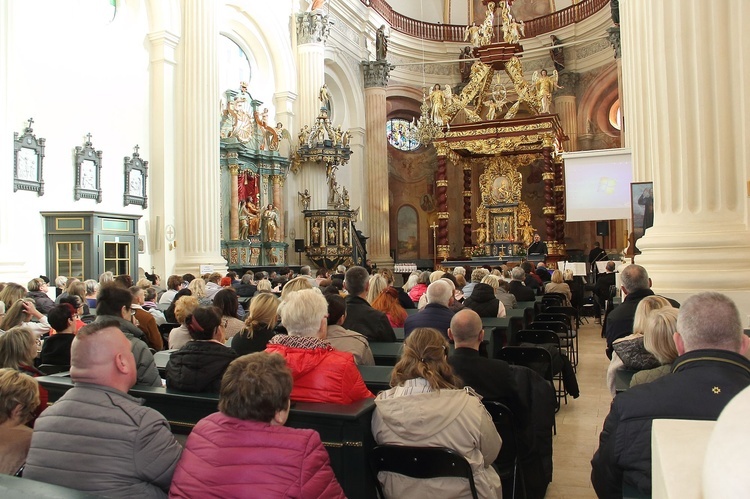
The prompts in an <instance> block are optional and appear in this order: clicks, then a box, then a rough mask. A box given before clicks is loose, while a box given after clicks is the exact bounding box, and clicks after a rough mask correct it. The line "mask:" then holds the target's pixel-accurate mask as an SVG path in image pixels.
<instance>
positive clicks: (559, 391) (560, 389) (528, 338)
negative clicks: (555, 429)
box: [516, 329, 568, 404]
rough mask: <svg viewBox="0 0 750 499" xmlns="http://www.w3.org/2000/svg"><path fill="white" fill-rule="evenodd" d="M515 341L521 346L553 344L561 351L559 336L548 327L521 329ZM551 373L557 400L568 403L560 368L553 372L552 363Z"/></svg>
mask: <svg viewBox="0 0 750 499" xmlns="http://www.w3.org/2000/svg"><path fill="white" fill-rule="evenodd" d="M516 339H517V343H518V345H519V346H522V344H523V343H532V344H534V345H553V346H554V347H556V348H557V351H558V352H561V351H562V349H561V346H560V337H559V336H558V335H557V334H556V333H555V332H554V331H551V330H549V329H522V330H521V331H519V332H518V333H517V335H516ZM552 375H553V376H554V378H555V382H556V383H557V386H556V387H555V395H556V396H557V401H558V403H560V401H561V400H563V399H564V400H565V404H567V403H568V392H567V391H565V387H564V386H563V376H562V369H559V370H558V371H557V373H555V368H554V365H553V367H552Z"/></svg>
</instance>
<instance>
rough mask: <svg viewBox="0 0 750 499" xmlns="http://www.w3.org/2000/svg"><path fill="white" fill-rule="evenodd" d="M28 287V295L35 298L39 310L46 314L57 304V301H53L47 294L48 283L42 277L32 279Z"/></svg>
mask: <svg viewBox="0 0 750 499" xmlns="http://www.w3.org/2000/svg"><path fill="white" fill-rule="evenodd" d="M26 287H27V288H28V289H29V292H28V293H26V296H27V297H29V298H31V299H32V300H34V305H35V306H36V309H37V310H39V311H40V312H41V313H43V314H45V315H46V314H47V313H48V312H49V311H50V310H52V307H54V306H55V302H54V301H52V299H51V298H50V297H49V296H47V289H48V288H47V283H46V282H44V279H42V278H40V277H37V278H35V279H32V280H30V281H29V283H28V284H27V285H26Z"/></svg>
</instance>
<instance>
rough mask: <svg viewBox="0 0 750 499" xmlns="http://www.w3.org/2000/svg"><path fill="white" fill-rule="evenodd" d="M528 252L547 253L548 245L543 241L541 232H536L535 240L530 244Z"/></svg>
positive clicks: (534, 253)
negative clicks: (540, 235)
mask: <svg viewBox="0 0 750 499" xmlns="http://www.w3.org/2000/svg"><path fill="white" fill-rule="evenodd" d="M527 253H528V254H529V256H530V255H543V256H546V255H547V245H546V244H545V243H543V242H542V238H541V237H539V234H534V242H533V243H531V244H530V245H529V249H528V251H527Z"/></svg>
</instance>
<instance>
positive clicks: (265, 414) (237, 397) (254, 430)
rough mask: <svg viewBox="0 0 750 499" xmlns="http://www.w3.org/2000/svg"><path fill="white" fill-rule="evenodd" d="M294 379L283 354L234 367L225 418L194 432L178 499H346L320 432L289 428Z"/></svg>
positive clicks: (177, 479)
mask: <svg viewBox="0 0 750 499" xmlns="http://www.w3.org/2000/svg"><path fill="white" fill-rule="evenodd" d="M291 392H292V375H291V373H290V372H289V369H288V368H287V367H286V365H285V363H284V359H283V358H282V357H281V356H279V355H269V354H267V353H262V352H261V353H254V354H251V355H246V356H244V357H241V358H239V359H237V360H235V361H234V362H232V363H231V364H230V365H229V368H228V369H227V372H226V374H225V375H224V378H223V379H222V382H221V394H220V398H219V412H216V413H214V414H211V415H210V416H208V417H206V418H204V419H202V420H201V421H200V422H199V423H198V424H197V425H196V426H195V428H194V429H193V431H192V432H191V433H190V436H189V437H188V439H187V443H186V444H185V450H184V451H183V453H182V457H181V458H180V461H179V463H178V465H177V469H176V470H175V473H174V479H173V480H172V487H171V488H170V491H169V492H170V497H173V498H196V497H208V496H213V497H250V496H252V497H300V498H305V497H325V498H329V497H332V498H343V497H344V493H343V491H342V490H341V487H340V485H339V483H338V482H337V481H336V476H335V475H334V474H333V470H332V469H331V465H330V461H329V457H328V452H327V451H326V449H325V447H323V444H322V443H321V441H320V436H319V435H318V432H316V431H314V430H307V429H297V428H287V427H285V426H284V423H285V422H286V420H287V418H288V416H289V406H290V393H291Z"/></svg>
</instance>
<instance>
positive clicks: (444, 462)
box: [370, 445, 479, 499]
mask: <svg viewBox="0 0 750 499" xmlns="http://www.w3.org/2000/svg"><path fill="white" fill-rule="evenodd" d="M370 467H371V469H372V472H373V474H374V475H375V485H376V487H377V490H378V496H379V497H381V498H382V499H386V497H385V494H384V493H383V487H382V486H381V484H380V480H378V478H377V477H378V473H379V472H381V471H390V472H392V473H398V474H399V475H404V476H409V477H412V478H420V479H426V478H437V477H456V478H466V479H467V480H468V481H469V488H470V489H471V497H473V498H474V499H478V497H479V496H478V495H477V487H476V485H475V484H474V473H473V472H472V470H471V465H470V464H469V462H468V461H467V460H466V458H465V457H463V456H462V455H461V454H459V453H458V452H456V451H454V450H453V449H449V448H447V447H407V446H401V445H378V446H376V447H375V448H374V449H373V450H372V453H371V454H370Z"/></svg>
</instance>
